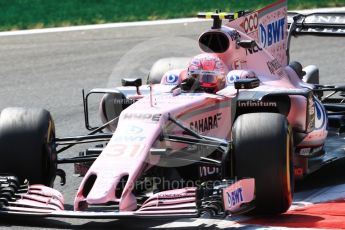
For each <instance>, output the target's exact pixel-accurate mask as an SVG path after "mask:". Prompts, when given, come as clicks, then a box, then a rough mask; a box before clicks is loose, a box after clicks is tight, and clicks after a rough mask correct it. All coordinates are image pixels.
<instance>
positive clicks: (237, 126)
mask: <svg viewBox="0 0 345 230" xmlns="http://www.w3.org/2000/svg"><path fill="white" fill-rule="evenodd" d="M198 16H199V17H200V18H206V19H207V18H208V19H212V20H213V25H212V28H211V29H209V30H207V31H205V32H204V33H202V34H201V35H200V37H199V46H200V48H201V51H202V54H200V55H197V56H195V57H193V58H191V59H189V60H188V63H186V60H184V59H178V58H168V59H161V60H159V61H158V62H157V63H155V64H154V65H153V67H152V70H151V72H150V74H149V78H148V83H147V85H142V80H141V79H140V78H138V79H122V87H117V88H109V89H93V90H91V91H90V92H88V93H87V94H84V93H83V102H84V115H85V124H86V128H87V129H89V130H90V131H91V132H90V133H89V135H86V136H76V137H65V138H57V137H55V130H54V122H53V119H52V117H51V115H50V113H49V112H48V111H46V110H40V109H24V108H7V109H4V110H3V111H2V112H1V115H0V149H1V152H0V156H1V161H0V171H1V173H2V174H1V176H0V184H1V187H0V214H2V215H5V214H6V215H24V216H38V217H76V218H79V217H82V218H138V217H141V218H143V217H150V218H152V217H164V218H166V217H172V218H176V217H198V216H201V215H203V214H204V213H208V214H211V215H226V214H238V213H244V212H249V211H251V212H255V213H260V214H265V213H268V214H279V213H283V212H285V211H287V210H288V209H289V207H290V205H291V203H292V200H293V191H294V180H295V179H298V178H303V177H304V176H305V175H307V174H310V173H311V172H314V171H316V170H318V169H319V168H321V167H322V166H323V165H325V164H327V163H330V162H332V161H335V160H337V159H340V158H343V157H345V152H344V147H345V143H343V141H341V138H340V136H339V133H342V132H344V127H345V126H344V121H345V118H344V116H345V105H344V104H343V101H344V99H345V98H344V91H345V87H344V86H330V85H327V86H325V85H320V84H319V76H318V69H317V67H315V66H306V67H305V68H302V65H301V64H299V63H298V62H290V60H289V45H290V38H291V36H292V35H294V36H298V35H303V34H313V35H328V36H334V35H336V36H343V35H345V14H344V13H327V14H324V13H322V14H321V13H313V14H309V15H302V14H298V13H287V4H286V1H278V2H276V3H274V4H272V5H269V6H267V7H265V8H263V9H260V10H257V11H240V12H235V13H219V12H216V13H200V14H199V15H198ZM222 22H223V23H222ZM222 24H223V25H222ZM167 66H168V67H169V68H170V69H169V68H167ZM171 67H174V69H172V68H171ZM175 67H176V68H175ZM94 94H104V95H103V97H102V100H101V103H100V115H101V120H102V121H103V125H102V126H101V127H93V126H91V125H90V123H89V109H88V104H89V97H90V96H91V95H94ZM91 142H99V144H97V145H96V147H93V148H88V149H87V150H86V151H85V152H84V153H82V154H79V156H77V157H73V158H66V157H65V158H64V157H63V156H62V154H61V152H63V151H65V150H66V149H68V148H70V147H72V146H75V145H79V144H84V143H91ZM65 163H73V164H74V166H75V172H76V173H77V174H80V175H82V176H84V177H83V180H82V182H81V184H80V186H79V189H78V192H77V194H76V196H75V200H74V210H64V199H63V196H62V194H61V193H60V192H58V191H56V190H55V189H53V188H51V187H50V186H52V185H53V182H54V180H55V178H56V176H60V177H61V178H62V183H64V182H65V173H64V171H62V170H61V169H58V167H57V166H58V165H59V164H65ZM103 208H104V209H103Z"/></svg>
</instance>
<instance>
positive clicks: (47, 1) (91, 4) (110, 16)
mask: <svg viewBox="0 0 345 230" xmlns="http://www.w3.org/2000/svg"><path fill="white" fill-rule="evenodd" d="M272 2H274V1H273V0H261V1H251V0H216V1H212V0H63V1H56V0H3V1H0V10H1V11H0V12H1V14H0V31H5V30H18V29H33V28H45V27H60V26H70V25H85V24H99V23H107V22H128V21H140V20H156V19H167V18H181V17H194V16H195V15H196V14H197V12H199V11H214V10H215V9H222V10H223V11H237V10H243V9H259V8H261V7H263V6H265V5H267V4H270V3H272ZM337 6H345V1H344V0H329V1H319V0H303V1H301V0H290V1H289V3H288V7H289V10H294V9H306V8H317V7H337Z"/></svg>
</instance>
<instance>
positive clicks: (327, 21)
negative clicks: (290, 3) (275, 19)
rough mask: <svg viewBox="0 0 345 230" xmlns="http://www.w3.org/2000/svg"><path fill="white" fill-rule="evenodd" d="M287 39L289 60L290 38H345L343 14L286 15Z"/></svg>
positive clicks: (293, 13) (344, 17)
mask: <svg viewBox="0 0 345 230" xmlns="http://www.w3.org/2000/svg"><path fill="white" fill-rule="evenodd" d="M287 21H288V38H287V46H286V47H287V48H286V56H287V59H288V63H289V59H290V41H291V36H292V35H293V36H298V35H316V36H340V37H342V36H345V12H336V13H335V12H324V13H310V14H300V13H296V12H288V13H287Z"/></svg>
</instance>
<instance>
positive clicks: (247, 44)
mask: <svg viewBox="0 0 345 230" xmlns="http://www.w3.org/2000/svg"><path fill="white" fill-rule="evenodd" d="M237 45H238V46H240V47H242V48H245V49H253V48H254V47H255V46H256V42H255V40H241V41H238V42H237Z"/></svg>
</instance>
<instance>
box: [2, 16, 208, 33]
mask: <svg viewBox="0 0 345 230" xmlns="http://www.w3.org/2000/svg"><path fill="white" fill-rule="evenodd" d="M200 21H201V20H200V19H198V18H179V19H168V20H156V21H140V22H120V23H106V24H98V25H85V26H69V27H57V28H45V29H32V30H18V31H6V32H0V37H1V36H13V35H29V34H42V33H56V32H70V31H79V30H97V29H110V28H121V27H133V26H154V25H168V24H178V23H193V22H200Z"/></svg>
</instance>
